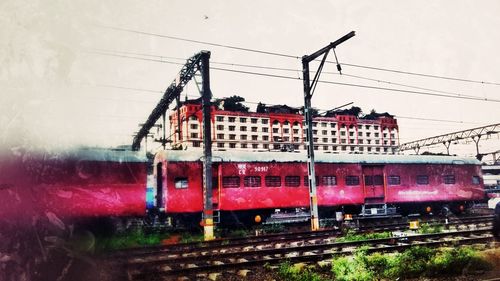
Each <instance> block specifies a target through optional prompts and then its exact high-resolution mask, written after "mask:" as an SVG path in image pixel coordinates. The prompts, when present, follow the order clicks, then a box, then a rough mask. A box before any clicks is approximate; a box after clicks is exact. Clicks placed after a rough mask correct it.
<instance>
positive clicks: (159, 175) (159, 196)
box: [156, 162, 165, 211]
mask: <svg viewBox="0 0 500 281" xmlns="http://www.w3.org/2000/svg"><path fill="white" fill-rule="evenodd" d="M163 178H164V177H163V163H162V162H159V163H157V164H156V208H158V210H159V211H164V210H165V206H164V205H163V197H164V196H163V192H164V188H163V187H164V186H163V184H164V180H163Z"/></svg>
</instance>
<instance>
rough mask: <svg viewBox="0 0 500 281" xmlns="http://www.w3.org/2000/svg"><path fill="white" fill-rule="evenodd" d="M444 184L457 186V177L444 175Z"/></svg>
mask: <svg viewBox="0 0 500 281" xmlns="http://www.w3.org/2000/svg"><path fill="white" fill-rule="evenodd" d="M443 182H444V184H455V175H444V176H443Z"/></svg>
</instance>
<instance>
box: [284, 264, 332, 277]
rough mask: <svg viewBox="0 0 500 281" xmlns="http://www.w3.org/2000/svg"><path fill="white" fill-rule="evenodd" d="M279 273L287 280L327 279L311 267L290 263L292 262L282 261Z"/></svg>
mask: <svg viewBox="0 0 500 281" xmlns="http://www.w3.org/2000/svg"><path fill="white" fill-rule="evenodd" d="M278 275H279V277H281V278H282V279H283V280H287V281H326V280H327V279H323V278H322V277H321V276H320V275H319V274H318V273H315V272H313V271H312V270H311V269H309V268H300V267H296V266H293V265H291V264H290V262H284V263H281V264H280V266H279V267H278Z"/></svg>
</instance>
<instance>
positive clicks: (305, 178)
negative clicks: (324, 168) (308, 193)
mask: <svg viewBox="0 0 500 281" xmlns="http://www.w3.org/2000/svg"><path fill="white" fill-rule="evenodd" d="M318 183H319V177H318V176H316V185H318ZM304 186H309V177H308V176H305V177H304Z"/></svg>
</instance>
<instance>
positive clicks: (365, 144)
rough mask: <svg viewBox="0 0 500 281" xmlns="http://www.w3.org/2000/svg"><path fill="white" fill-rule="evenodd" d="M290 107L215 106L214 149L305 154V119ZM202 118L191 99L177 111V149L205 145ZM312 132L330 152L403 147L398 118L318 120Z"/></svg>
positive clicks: (173, 133) (173, 118)
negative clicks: (251, 109)
mask: <svg viewBox="0 0 500 281" xmlns="http://www.w3.org/2000/svg"><path fill="white" fill-rule="evenodd" d="M285 107H286V106H285ZM271 109H272V108H271ZM285 109H287V110H269V112H265V113H255V112H234V111H225V110H220V109H218V108H216V107H215V106H212V109H211V110H212V111H211V112H212V120H211V125H212V128H211V130H212V136H211V138H212V149H213V150H250V151H306V150H307V148H306V144H307V138H306V132H305V124H304V117H303V115H301V114H300V113H299V110H298V109H293V108H290V107H286V108H285ZM202 120H203V119H202V110H201V104H199V102H197V101H186V102H185V103H184V104H183V105H182V106H181V107H180V109H179V111H177V110H174V111H173V113H172V114H171V115H170V117H169V121H170V138H171V140H172V143H171V144H172V147H177V148H180V147H182V148H183V149H186V148H190V147H193V148H196V147H201V146H202V145H203V126H202ZM179 128H180V129H179ZM312 130H313V138H314V139H313V141H314V149H315V150H317V151H322V152H327V153H368V154H394V153H396V150H397V147H398V145H399V133H398V132H399V131H398V125H397V120H396V119H395V118H393V117H392V116H390V115H384V116H380V117H378V118H376V119H374V120H367V119H362V118H357V117H356V116H352V115H341V114H336V115H333V116H329V117H325V116H318V117H315V118H314V119H313V124H312Z"/></svg>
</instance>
